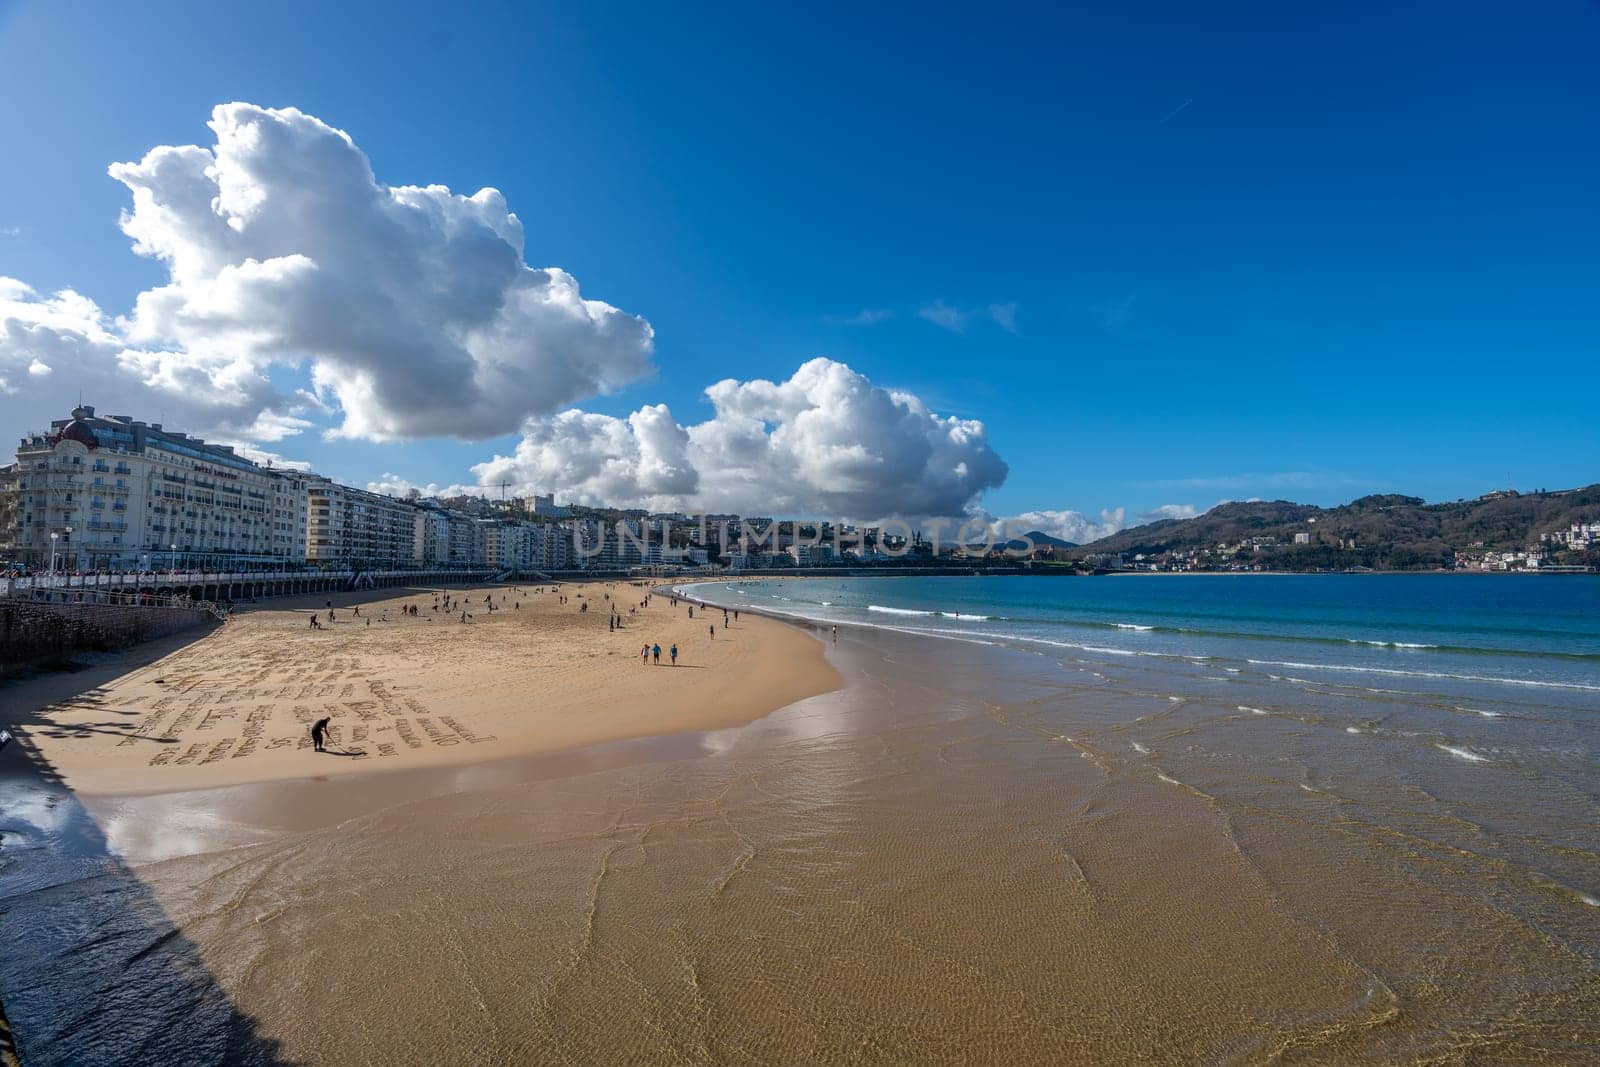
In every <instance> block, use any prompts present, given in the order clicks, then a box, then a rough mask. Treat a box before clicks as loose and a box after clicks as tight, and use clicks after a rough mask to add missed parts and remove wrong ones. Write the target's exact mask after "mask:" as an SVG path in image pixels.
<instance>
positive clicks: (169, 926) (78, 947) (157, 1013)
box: [0, 641, 290, 1067]
mask: <svg viewBox="0 0 1600 1067" xmlns="http://www.w3.org/2000/svg"><path fill="white" fill-rule="evenodd" d="M181 643H183V642H177V643H173V642H169V641H161V642H154V643H152V644H150V645H147V646H142V647H141V648H139V649H137V650H135V651H134V652H131V653H125V654H123V655H121V656H118V657H115V658H114V659H113V660H110V661H107V662H106V663H104V664H103V665H101V666H98V667H91V668H89V669H86V670H84V671H82V672H80V674H78V675H77V676H75V677H74V678H73V679H72V680H71V681H70V682H68V680H66V679H63V680H62V681H63V683H64V686H65V687H66V688H71V686H73V685H77V686H78V688H77V689H76V692H75V693H74V695H75V696H78V697H84V696H87V697H90V698H92V697H93V696H95V695H96V689H97V687H98V686H99V685H100V684H101V683H102V682H104V681H106V680H109V678H111V677H115V676H117V675H119V674H122V673H125V672H126V671H128V670H131V669H135V668H137V667H139V666H143V665H144V664H146V663H149V662H152V661H154V660H155V659H157V658H159V657H160V656H163V655H166V654H167V653H168V652H170V651H172V650H173V649H174V648H175V647H177V645H178V644H181ZM15 689H16V687H15V685H13V684H7V683H3V682H0V708H4V709H5V710H4V711H3V712H0V727H6V728H9V729H11V731H12V732H13V733H15V734H18V735H19V739H18V740H16V741H13V742H12V743H11V744H9V745H7V746H5V748H4V750H3V751H0V1001H3V1002H4V1005H5V1014H6V1015H7V1016H8V1017H9V1018H10V1022H11V1027H12V1030H13V1031H14V1037H15V1041H16V1046H17V1052H18V1054H19V1056H20V1058H21V1061H22V1063H24V1064H27V1065H28V1067H41V1065H47V1064H75V1065H76V1064H90V1065H96V1064H118V1065H121V1064H130V1063H186V1064H187V1063H207V1064H210V1063H227V1064H249V1065H270V1064H284V1063H288V1062H290V1061H288V1060H287V1059H285V1058H284V1057H283V1055H282V1054H281V1050H280V1047H279V1044H278V1042H276V1041H274V1040H272V1039H269V1038H266V1037H264V1036H262V1035H261V1034H260V1033H259V1031H258V1029H257V1026H256V1023H255V1021H254V1020H253V1019H251V1018H250V1017H248V1016H246V1015H244V1014H243V1013H241V1012H240V1011H239V1010H238V1009H237V1008H235V1007H234V1005H233V1002H232V1000H231V999H230V997H229V994H228V992H227V991H226V990H225V989H223V988H222V986H221V985H220V984H219V983H218V982H217V980H216V978H215V977H214V976H213V975H212V973H211V972H210V970H209V969H208V968H207V966H206V964H205V962H204V961H203V960H202V959H201V956H200V952H199V950H198V948H197V947H196V946H195V945H194V944H193V943H192V942H191V941H189V940H188V939H187V938H186V937H184V935H183V933H182V932H181V931H180V930H178V928H177V927H176V926H175V925H174V924H173V923H172V921H171V920H170V919H169V918H168V917H167V915H166V913H165V912H164V911H163V909H162V907H161V905H160V903H159V902H157V900H156V899H155V896H154V894H153V893H152V892H151V891H150V889H149V888H148V887H147V886H145V885H144V884H143V883H142V882H141V881H140V879H139V876H138V873H137V872H136V871H134V870H132V869H131V868H129V867H128V866H127V865H125V864H124V863H123V862H122V861H121V860H120V859H119V858H118V857H117V856H115V855H114V854H113V853H112V851H111V849H110V847H109V846H108V843H107V841H106V839H105V836H104V835H103V834H102V833H101V830H100V828H99V826H97V825H96V823H95V821H94V819H93V818H91V817H90V816H89V814H88V812H87V811H85V809H84V807H83V805H82V804H81V803H80V802H79V801H78V799H77V797H75V796H74V795H73V793H72V791H71V790H70V789H69V788H67V786H66V784H65V783H64V782H63V781H62V780H61V777H60V776H59V775H58V774H57V773H56V770H55V768H54V767H52V766H51V765H50V763H49V762H48V761H47V760H45V759H44V758H43V757H42V756H41V755H40V754H39V752H38V750H37V749H36V748H34V747H33V746H32V745H31V744H30V743H29V738H30V736H31V735H33V734H40V735H43V734H48V733H49V731H50V730H51V729H53V727H52V724H51V723H50V721H49V719H48V716H47V714H45V713H40V712H29V711H27V710H26V709H20V708H18V704H19V703H20V702H19V701H18V700H17V699H15V698H16V696H17V693H16V691H15ZM8 690H10V691H9V692H8ZM115 725H120V724H114V723H111V722H108V723H106V724H104V726H103V727H102V726H98V725H97V727H96V729H104V730H105V731H106V732H109V733H121V732H122V731H119V730H116V729H115V728H114V726H115ZM19 728H20V729H19ZM153 743H154V741H153V740H152V744H153Z"/></svg>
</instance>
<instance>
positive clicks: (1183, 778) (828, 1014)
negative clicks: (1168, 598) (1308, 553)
mask: <svg viewBox="0 0 1600 1067" xmlns="http://www.w3.org/2000/svg"><path fill="white" fill-rule="evenodd" d="M785 584H786V585H787V584H790V583H785ZM979 613H980V612H970V614H979ZM974 640H982V639H972V638H968V639H965V640H959V641H956V640H952V641H937V642H934V641H932V640H931V639H929V638H927V637H923V636H918V635H911V634H903V633H897V632H894V631H892V630H865V629H863V630H855V629H849V628H846V629H842V630H841V634H840V639H839V645H838V646H837V648H836V649H835V651H834V653H833V655H834V656H835V658H836V659H837V661H838V662H839V664H840V666H841V669H842V670H843V671H844V673H845V674H846V676H847V678H849V679H850V685H849V686H848V688H847V689H845V690H843V691H841V692H839V693H834V694H829V695H825V696H822V697H817V698H813V699H811V700H807V701H804V702H802V703H800V704H797V705H794V706H792V707H790V708H787V709H784V710H783V711H781V712H778V713H776V714H774V715H772V716H768V717H767V718H765V719H762V720H759V721H757V722H755V723H752V724H751V725H749V726H746V727H743V728H739V729H735V730H727V731H718V732H715V733H706V734H692V735H678V736H674V737H669V738H661V739H656V740H653V741H646V742H630V743H626V744H620V745H610V746H605V747H603V748H599V749H593V750H588V751H586V752H584V753H577V754H570V755H566V756H558V757H543V758H539V759H528V760H512V761H505V762H504V763H500V764H494V765H487V766H484V767H479V768H467V769H459V770H450V771H439V772H436V773H435V772H426V773H423V774H418V775H387V776H380V777H379V778H377V779H374V780H373V782H372V783H368V785H373V784H377V783H379V782H381V783H382V784H381V787H380V788H377V789H372V788H367V787H364V786H363V785H362V784H361V783H359V782H358V781H355V780H352V779H349V778H345V779H335V780H329V781H326V782H306V783H297V784H295V785H294V786H291V787H287V788H292V789H293V790H294V791H295V800H296V803H295V804H294V805H293V807H292V808H290V809H287V810H286V809H285V808H284V807H283V806H282V805H273V806H271V807H268V806H265V805H262V804H260V803H258V801H259V800H260V799H261V798H262V796H264V794H263V793H262V792H261V790H271V789H277V790H282V789H284V788H286V787H285V786H282V785H278V786H260V787H251V788H247V789H239V790H227V791H217V792H213V793H206V794H187V795H176V796H169V797H149V798H135V799H129V800H124V801H107V802H97V803H96V804H95V805H94V807H93V810H92V811H91V812H90V813H89V815H90V816H92V818H88V822H87V825H88V827H89V829H88V830H85V831H84V832H83V833H82V834H81V835H80V838H79V839H78V840H79V845H78V846H75V847H74V848H71V849H69V848H67V847H66V845H65V844H61V845H59V846H51V842H52V840H55V839H57V838H59V839H60V840H61V841H63V842H64V841H65V840H66V838H67V837H69V836H70V835H71V834H72V833H73V832H74V831H73V830H72V829H71V827H74V826H75V827H78V828H79V830H83V829H84V826H85V822H84V821H83V820H84V818H85V816H82V815H80V814H72V815H70V816H65V815H64V816H51V817H50V818H46V817H45V816H44V815H43V814H41V812H42V811H43V810H44V809H43V808H42V805H44V804H45V803H46V799H44V798H47V795H49V789H48V787H43V786H37V787H35V788H36V789H39V790H43V793H42V794H40V797H41V798H36V799H35V800H34V801H32V802H31V807H26V810H23V809H24V806H22V805H16V804H11V805H9V806H8V805H7V803H6V801H5V800H4V799H0V812H4V814H0V830H4V829H6V828H7V827H11V828H12V829H11V830H10V831H8V836H7V838H6V839H5V843H4V844H0V930H3V931H5V933H4V934H3V935H0V937H3V942H0V996H4V998H5V1002H6V1005H7V1009H8V1012H9V1013H10V1015H11V1017H12V1021H13V1023H14V1025H15V1026H16V1028H17V1030H18V1033H19V1037H20V1039H21V1044H22V1053H23V1057H24V1062H27V1063H29V1064H30V1065H31V1064H37V1063H68V1062H71V1063H96V1062H103V1063H113V1062H128V1060H127V1059H126V1058H125V1057H123V1056H119V1052H120V1051H122V1050H121V1049H119V1047H118V1043H117V1040H116V1035H117V1033H118V1025H117V1024H118V1021H119V1019H118V1017H119V1015H122V1016H126V1017H127V1018H135V1017H137V1018H139V1019H145V1020H150V1019H154V1020H165V1021H166V1022H165V1023H164V1025H165V1026H166V1029H164V1030H163V1029H161V1028H160V1027H155V1026H151V1025H148V1024H147V1025H144V1026H143V1028H142V1029H140V1030H139V1032H141V1033H143V1032H146V1031H152V1032H153V1031H159V1032H161V1033H162V1034H164V1035H165V1036H164V1037H163V1038H162V1039H161V1040H163V1041H165V1044H164V1045H162V1046H160V1047H161V1050H162V1051H164V1052H170V1051H171V1050H172V1049H175V1048H176V1049H181V1048H183V1041H184V1030H183V1027H185V1026H196V1027H197V1029H196V1031H195V1034H196V1040H197V1041H199V1040H200V1038H204V1039H205V1041H204V1042H201V1043H199V1044H197V1045H196V1047H197V1048H199V1049H202V1050H213V1049H216V1048H220V1047H224V1045H222V1044H219V1043H218V1042H226V1041H231V1042H233V1044H232V1046H231V1048H232V1049H233V1053H232V1054H231V1056H230V1058H234V1059H250V1058H254V1059H255V1060H256V1061H257V1062H272V1061H274V1060H276V1059H278V1058H279V1057H281V1058H282V1059H283V1060H285V1061H296V1060H312V1061H317V1062H343V1061H346V1060H355V1061H363V1062H365V1061H375V1060H383V1061H389V1060H398V1061H403V1062H451V1063H489V1062H506V1061H508V1060H510V1061H528V1062H551V1061H574V1062H595V1063H601V1062H605V1063H609V1062H617V1061H619V1060H625V1059H632V1060H637V1061H647V1062H663V1061H665V1062H672V1061H695V1062H707V1061H710V1062H839V1063H844V1062H884V1061H899V1060H907V1059H921V1060H964V1061H969V1062H970V1061H981V1062H1106V1061H1108V1060H1118V1059H1122V1060H1126V1059H1153V1060H1166V1061H1177V1060H1203V1061H1228V1062H1277V1061H1288V1062H1296V1061H1313V1062H1389V1061H1393V1060H1397V1059H1411V1058H1425V1057H1438V1058H1440V1059H1442V1060H1443V1061H1445V1062H1451V1061H1466V1060H1473V1059H1479V1060H1488V1061H1500V1062H1505V1061H1512V1062H1538V1061H1541V1060H1542V1061H1547V1062H1574V1061H1582V1060H1590V1059H1594V1058H1596V1057H1597V1056H1600V984H1597V983H1596V981H1595V979H1594V974H1595V970H1596V963H1597V957H1600V906H1596V904H1595V901H1596V900H1597V899H1600V856H1597V852H1600V833H1597V831H1596V826H1597V825H1600V819H1597V815H1600V810H1597V809H1600V796H1597V780H1596V775H1595V773H1594V768H1595V762H1594V756H1595V752H1594V744H1593V734H1592V725H1591V723H1592V720H1591V719H1586V718H1584V717H1583V716H1584V713H1585V712H1592V711H1593V708H1592V707H1590V706H1589V705H1588V704H1586V703H1585V701H1587V700H1589V699H1590V698H1588V697H1585V696H1583V695H1582V694H1583V692H1584V691H1583V690H1577V689H1569V688H1559V689H1558V688H1541V687H1529V686H1512V685H1500V684H1498V683H1494V688H1493V691H1492V692H1486V691H1485V684H1483V683H1471V682H1467V683H1460V682H1459V681H1451V682H1449V683H1448V684H1444V683H1443V682H1442V681H1441V680H1439V679H1426V680H1424V681H1423V682H1422V683H1418V682H1417V680H1416V679H1414V678H1413V679H1410V680H1408V681H1407V682H1406V685H1405V687H1402V686H1399V685H1395V684H1392V681H1388V680H1384V679H1383V678H1382V676H1369V675H1361V676H1360V677H1346V676H1344V675H1341V674H1340V673H1338V672H1332V671H1328V672H1323V673H1321V674H1314V672H1312V671H1309V670H1306V671H1303V672H1301V673H1295V672H1294V671H1289V672H1287V673H1280V669H1279V668H1269V667H1264V666H1259V665H1251V664H1248V663H1246V662H1237V661H1235V660H1232V659H1227V660H1225V659H1206V660H1191V659H1186V658H1183V657H1181V656H1177V657H1167V656H1130V655H1120V654H1114V653H1094V652H1090V651H1086V650H1083V649H1075V648H1064V647H1054V646H1049V645H1043V644H1028V643H1018V644H1017V645H1016V646H1015V647H1011V646H1007V645H1002V644H977V643H974ZM1284 658H1285V659H1288V658H1290V657H1284ZM1463 686H1464V688H1463ZM1402 688H1404V691H1397V690H1401V689H1402ZM10 795H11V794H9V793H7V794H0V797H9V796H10ZM57 795H58V799H57V800H56V801H55V803H54V806H53V807H52V809H51V810H60V806H61V805H69V806H70V805H75V804H76V801H74V800H73V799H72V798H70V797H65V796H59V794H57ZM266 811H271V812H272V814H271V815H270V817H269V816H265V815H263V814H262V813H263V812H266ZM19 812H21V814H19ZM28 812H33V814H28ZM269 818H270V821H268V820H269ZM51 819H54V822H53V823H52V822H51ZM21 824H27V826H30V827H31V829H26V828H24V829H17V827H18V826H19V825H21ZM52 827H53V828H52ZM13 832H14V833H17V834H18V835H19V836H21V835H22V834H24V833H25V834H27V837H28V840H29V841H30V842H31V843H34V844H37V845H39V846H40V847H38V848H36V849H30V850H26V851H25V850H23V849H21V848H20V847H16V846H15V845H14V844H13V838H12V837H11V836H9V834H10V833H13ZM52 835H55V838H52ZM97 835H98V838H97ZM100 838H103V840H101V839H100ZM85 865H88V866H87V867H86V866H85ZM47 884H54V888H53V889H41V886H44V885H47ZM89 888H92V889H93V899H94V907H93V909H92V912H88V913H87V914H89V915H91V916H92V917H91V918H85V915H86V910H85V909H84V908H83V906H82V899H83V898H84V896H85V893H86V890H87V889H89ZM174 974H176V975H181V976H182V979H183V980H182V981H173V980H171V979H172V976H173V975H174ZM197 988H198V989H200V990H201V993H202V994H204V995H197V994H196V992H195V990H196V989H197ZM131 991H137V995H132V992H131ZM219 994H220V999H219V996H218V995H219ZM96 998H100V999H99V1001H98V1002H97V1001H96ZM91 1002H96V1003H97V1006H100V1005H102V1004H103V1005H104V1006H103V1008H102V1010H101V1011H100V1012H99V1014H98V1015H97V1018H101V1019H103V1020H104V1021H103V1022H102V1023H101V1024H97V1026H96V1027H95V1028H93V1029H92V1031H90V1032H87V1033H84V1032H80V1031H79V1030H76V1029H73V1028H68V1027H63V1026H60V1025H53V1024H52V1020H54V1019H58V1018H64V1017H65V1015H64V1014H63V1013H64V1012H66V1010H67V1007H68V1006H69V1005H72V1004H74V1003H91ZM230 1013H231V1014H230ZM73 1014H74V1015H76V1014H78V1013H73ZM197 1019H198V1020H199V1021H200V1023H205V1022H206V1020H211V1021H210V1022H209V1023H208V1024H206V1025H199V1024H197V1023H195V1022H193V1021H192V1020H197ZM241 1020H242V1022H241ZM201 1058H204V1057H201Z"/></svg>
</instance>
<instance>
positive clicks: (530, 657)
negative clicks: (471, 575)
mask: <svg viewBox="0 0 1600 1067" xmlns="http://www.w3.org/2000/svg"><path fill="white" fill-rule="evenodd" d="M396 592H397V591H396V590H383V591H381V593H379V594H376V595H374V594H365V595H363V594H342V595H338V596H333V597H328V596H317V597H308V598H300V599H297V600H277V601H270V602H264V603H263V604H261V605H259V606H255V607H250V608H246V609H244V610H241V611H240V612H238V613H237V614H236V615H235V617H234V618H233V619H232V620H231V621H230V622H228V623H227V624H225V625H222V626H219V627H217V628H216V629H214V630H213V631H212V632H210V633H208V634H205V635H204V636H201V637H199V638H198V639H195V638H193V637H185V638H179V639H175V640H173V641H170V642H168V643H167V644H166V645H165V646H157V648H156V651H161V650H162V649H163V648H170V649H171V650H170V651H165V652H164V654H160V655H157V656H156V657H155V658H153V659H152V658H151V649H150V648H144V649H135V650H133V651H132V652H130V653H128V654H126V655H124V656H121V657H112V658H110V659H109V660H108V661H107V662H104V663H102V664H99V665H97V666H96V668H95V669H94V671H93V672H92V673H89V674H87V676H86V674H79V673H70V674H58V675H48V676H44V677H39V678H35V679H30V680H26V681H21V682H17V683H12V684H11V685H10V686H8V688H7V692H6V697H7V703H8V704H9V705H10V706H11V707H12V708H13V709H14V713H13V716H12V721H15V722H17V723H18V724H19V727H18V729H17V730H16V733H17V734H18V736H19V738H20V740H21V742H22V744H23V745H24V746H26V747H28V748H31V749H33V750H34V751H35V752H36V753H37V755H38V756H39V757H40V758H42V760H43V761H44V762H46V763H47V764H48V765H50V766H51V767H52V768H53V769H54V770H55V772H56V774H58V775H59V776H60V777H61V778H62V779H63V780H64V781H65V783H66V784H67V785H68V786H69V787H71V788H72V789H73V790H74V791H76V792H78V793H81V794H88V795H93V794H106V793H114V794H119V795H128V794H138V793H153V792H173V791H181V790H190V789H203V788H209V787H213V786H222V785H238V784H241V783H248V782H262V781H271V780H282V779H295V778H307V777H313V776H327V775H338V774H350V773H358V772H370V771H373V770H379V769H382V770H390V769H404V768H419V767H428V766H437V765H445V764H462V763H472V762H483V761H488V760H493V759H498V758H502V757H509V756H516V755H525V754H529V753H536V752H551V751H556V750H561V749H569V748H576V747H579V746H584V745H592V744H595V743H598V742H603V741H614V740H619V739H623V738H630V737H645V736H653V735H657V734H667V733H674V732H678V731H683V730H691V729H693V730H704V729H715V728H718V727H725V726H732V725H735V724H739V723H744V722H749V721H751V720H752V719H755V718H758V717H760V716H762V715H765V714H767V713H768V712H771V711H773V710H774V709H776V708H780V707H783V706H784V705H786V704H789V703H792V702H794V701H796V700H799V699H801V698H802V697H807V696H811V695H813V694H816V693H819V692H824V691H826V690H828V689H831V688H833V687H835V686H836V685H837V684H838V674H837V673H836V672H835V671H834V670H833V668H832V667H830V666H829V665H828V663H827V661H826V659H825V658H824V656H823V649H822V645H821V643H820V642H819V641H818V640H817V639H816V638H815V637H813V636H811V635H810V634H808V633H805V632H803V631H801V630H798V629H796V628H794V627H790V626H785V625H783V624H781V623H777V622H774V621H772V620H768V619H761V618H755V617H750V616H746V617H744V618H741V619H739V620H738V621H736V622H735V621H732V620H731V619H730V624H729V625H726V626H724V623H723V619H722V614H721V613H720V612H696V614H695V617H694V618H691V617H690V614H689V606H688V605H686V604H681V603H680V604H678V605H676V606H674V604H673V603H672V602H671V600H670V599H668V598H665V597H661V596H656V597H653V598H651V600H650V603H649V606H645V605H644V601H645V599H646V597H647V596H648V594H649V590H648V588H647V587H644V586H641V585H637V584H630V583H627V582H614V583H607V582H592V583H581V584H580V583H569V584H564V585H562V586H560V587H559V588H554V587H550V586H523V587H513V586H493V587H489V586H485V587H475V588H471V589H466V590H463V589H460V588H449V589H414V590H403V591H399V593H398V595H396ZM446 597H448V598H451V599H450V600H449V601H448V602H449V604H450V607H449V608H448V609H446V608H445V607H444V604H445V602H446V600H445V598H446ZM486 597H487V598H492V602H493V604H494V606H495V609H494V610H492V611H491V610H489V601H486V599H485V598H486ZM563 598H565V601H564V602H563ZM330 601H331V604H332V610H333V613H334V618H333V621H331V622H330V621H329V619H328V610H329V608H328V605H329V603H330ZM585 604H587V605H588V609H587V610H586V611H585V610H582V606H583V605H585ZM408 606H414V607H415V608H416V609H417V611H416V614H415V615H410V614H407V613H406V611H405V608H406V607H408ZM613 607H615V608H616V610H617V611H618V612H619V614H620V618H621V623H622V625H621V628H620V629H616V630H612V629H610V628H609V626H608V623H607V618H608V616H609V614H610V613H611V610H612V609H613ZM463 611H465V612H466V613H467V615H468V621H466V622H463V621H461V614H462V612H463ZM358 612H359V613H358ZM314 614H315V615H317V616H319V618H320V624H321V626H322V629H320V630H316V629H312V628H311V627H310V625H309V620H310V618H311V617H312V615H314ZM712 626H714V627H715V628H716V633H715V635H714V636H713V635H712V633H711V631H710V627H712ZM646 644H649V645H652V646H654V645H657V644H659V645H660V646H661V657H660V663H659V664H657V663H655V662H651V663H648V664H646V663H643V662H641V657H640V650H641V647H642V646H643V645H646ZM674 644H675V645H677V647H678V653H679V654H678V660H677V665H676V666H673V665H672V664H671V656H670V649H671V647H672V646H673V645H674ZM86 680H87V681H88V682H89V684H88V685H87V687H86V685H85V682H86ZM324 717H326V718H328V719H329V720H330V728H329V737H328V743H327V747H328V751H327V752H325V753H318V752H316V751H314V749H313V747H312V741H311V733H310V727H311V724H312V723H313V722H315V721H316V720H318V719H321V718H324Z"/></svg>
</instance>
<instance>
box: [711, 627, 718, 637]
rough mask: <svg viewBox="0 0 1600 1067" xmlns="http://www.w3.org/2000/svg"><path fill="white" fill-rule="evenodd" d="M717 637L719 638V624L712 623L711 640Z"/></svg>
mask: <svg viewBox="0 0 1600 1067" xmlns="http://www.w3.org/2000/svg"><path fill="white" fill-rule="evenodd" d="M716 639H717V625H716V623H712V624H711V640H713V641H715V640H716Z"/></svg>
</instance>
